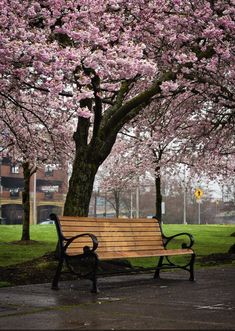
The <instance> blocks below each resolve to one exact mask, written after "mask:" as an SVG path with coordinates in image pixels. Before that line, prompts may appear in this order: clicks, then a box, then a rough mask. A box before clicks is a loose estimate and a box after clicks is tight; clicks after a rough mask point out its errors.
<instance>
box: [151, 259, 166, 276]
mask: <svg viewBox="0 0 235 331" xmlns="http://www.w3.org/2000/svg"><path fill="white" fill-rule="evenodd" d="M163 259H164V256H160V258H159V261H158V265H157V268H156V271H155V273H154V276H153V278H154V279H157V278H160V276H159V273H160V269H161V266H162V261H163Z"/></svg>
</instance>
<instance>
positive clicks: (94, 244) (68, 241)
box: [63, 233, 98, 253]
mask: <svg viewBox="0 0 235 331" xmlns="http://www.w3.org/2000/svg"><path fill="white" fill-rule="evenodd" d="M85 236H88V237H90V238H91V240H92V248H90V247H89V246H84V247H83V251H84V253H88V252H94V251H95V250H96V249H97V247H98V239H97V237H96V236H95V235H94V234H92V233H82V234H78V235H76V236H74V237H71V238H65V237H63V240H65V241H66V244H65V245H64V251H66V250H67V248H68V247H69V245H70V244H71V243H72V242H73V241H74V240H75V239H77V238H81V237H85Z"/></svg>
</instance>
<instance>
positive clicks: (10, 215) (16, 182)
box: [0, 158, 68, 224]
mask: <svg viewBox="0 0 235 331" xmlns="http://www.w3.org/2000/svg"><path fill="white" fill-rule="evenodd" d="M0 177H1V183H0V184H1V185H0V189H1V192H0V193H1V201H0V206H1V215H0V217H1V223H2V224H21V223H22V214H23V209H22V191H23V187H24V180H23V169H22V168H21V167H20V166H19V165H15V164H13V163H12V162H11V160H10V159H9V158H3V159H2V160H1V163H0ZM67 185H68V175H67V169H65V168H63V169H59V168H58V167H55V166H51V165H46V166H45V168H44V169H42V168H41V169H38V171H37V172H36V173H35V174H34V175H33V176H32V178H31V182H30V207H31V208H30V210H31V212H30V213H31V214H30V223H31V224H37V223H40V222H42V221H44V220H46V219H47V218H48V217H49V214H50V213H52V212H55V213H58V214H61V213H62V211H63V206H64V200H65V196H66V192H67Z"/></svg>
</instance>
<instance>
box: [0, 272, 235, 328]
mask: <svg viewBox="0 0 235 331" xmlns="http://www.w3.org/2000/svg"><path fill="white" fill-rule="evenodd" d="M195 274H196V281H195V282H190V281H188V280H187V277H188V274H187V273H186V272H181V271H179V272H178V271H177V272H168V273H165V272H164V273H162V279H160V280H153V279H152V274H141V275H140V274H139V275H128V276H113V277H105V278H100V279H99V288H100V293H99V294H92V293H90V291H89V290H90V282H89V281H87V280H82V281H81V280H76V281H66V282H61V283H60V290H59V291H52V290H51V289H50V284H48V283H47V284H37V285H27V286H16V287H8V288H1V289H0V329H1V330H20V329H21V330H33V329H35V330H73V329H74V330H80V329H81V330H164V329H166V330H235V267H234V266H230V267H229V266H228V267H223V268H216V267H215V268H214V267H213V268H205V269H200V270H196V272H195ZM163 277H164V278H163Z"/></svg>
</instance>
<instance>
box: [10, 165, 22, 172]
mask: <svg viewBox="0 0 235 331" xmlns="http://www.w3.org/2000/svg"><path fill="white" fill-rule="evenodd" d="M19 172H20V169H19V166H18V165H12V166H11V173H12V174H18V173H19Z"/></svg>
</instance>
